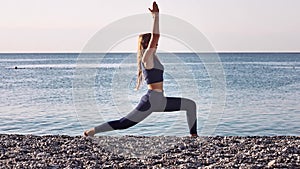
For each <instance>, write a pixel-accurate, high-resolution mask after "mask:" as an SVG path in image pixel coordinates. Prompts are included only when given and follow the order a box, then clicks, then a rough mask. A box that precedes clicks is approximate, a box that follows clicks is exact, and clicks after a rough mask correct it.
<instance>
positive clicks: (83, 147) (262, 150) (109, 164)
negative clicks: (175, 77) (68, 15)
mask: <svg viewBox="0 0 300 169" xmlns="http://www.w3.org/2000/svg"><path fill="white" fill-rule="evenodd" d="M0 142H1V144H0V168H66V167H67V168H174V167H175V168H190V167H191V168H220V167H221V168H237V167H242V168H250V167H254V168H274V167H275V168H283V167H284V168H300V137H299V136H246V137H244V136H200V137H198V138H190V137H174V136H150V137H149V136H120V137H112V136H96V137H82V136H67V135H45V136H36V135H19V134H0Z"/></svg>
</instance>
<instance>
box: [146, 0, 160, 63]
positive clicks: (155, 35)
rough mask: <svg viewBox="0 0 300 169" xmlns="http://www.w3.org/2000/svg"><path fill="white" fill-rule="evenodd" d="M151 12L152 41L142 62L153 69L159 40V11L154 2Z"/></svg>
mask: <svg viewBox="0 0 300 169" xmlns="http://www.w3.org/2000/svg"><path fill="white" fill-rule="evenodd" d="M149 10H150V12H151V13H152V16H153V29H152V35H151V39H150V42H149V45H148V48H147V49H146V51H145V53H144V56H143V58H142V62H144V63H145V65H146V67H153V54H154V52H155V51H156V48H157V44H158V40H159V36H160V34H159V9H158V6H157V4H156V2H155V1H154V2H153V7H152V9H150V8H149Z"/></svg>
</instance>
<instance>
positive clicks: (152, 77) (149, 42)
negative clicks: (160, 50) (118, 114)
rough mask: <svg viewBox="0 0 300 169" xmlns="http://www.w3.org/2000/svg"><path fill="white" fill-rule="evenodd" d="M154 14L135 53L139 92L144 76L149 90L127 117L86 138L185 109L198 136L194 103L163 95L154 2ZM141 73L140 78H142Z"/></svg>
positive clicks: (108, 123)
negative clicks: (153, 113) (152, 116)
mask: <svg viewBox="0 0 300 169" xmlns="http://www.w3.org/2000/svg"><path fill="white" fill-rule="evenodd" d="M149 10H150V12H151V14H152V15H153V20H154V23H153V30H152V33H146V34H141V35H139V41H138V52H137V65H138V66H137V67H138V75H137V85H136V89H139V87H140V85H141V82H142V78H143V76H144V78H145V81H146V82H147V86H148V91H147V93H146V94H145V95H144V96H143V97H142V98H141V100H140V102H139V104H138V105H137V106H136V108H135V109H134V110H132V111H131V112H130V113H129V114H128V115H126V116H125V117H122V118H121V119H119V120H114V121H109V122H106V123H103V124H101V125H99V126H97V127H95V128H92V129H90V130H87V131H85V132H84V135H85V136H94V135H95V134H96V133H100V132H105V131H112V130H121V129H127V128H129V127H132V126H134V125H136V124H137V123H139V122H141V121H142V120H144V119H145V118H146V117H147V116H149V115H150V114H151V113H152V112H169V111H179V110H185V111H186V115H187V122H188V126H189V132H190V134H191V136H192V137H197V136H198V135H197V115H196V104H195V102H194V101H192V100H190V99H186V98H178V97H165V96H164V94H163V73H164V66H163V65H162V64H161V62H160V61H159V59H158V56H157V55H156V50H157V43H158V40H159V36H160V34H159V9H158V6H157V4H156V2H153V7H152V9H150V8H149ZM142 74H143V76H142Z"/></svg>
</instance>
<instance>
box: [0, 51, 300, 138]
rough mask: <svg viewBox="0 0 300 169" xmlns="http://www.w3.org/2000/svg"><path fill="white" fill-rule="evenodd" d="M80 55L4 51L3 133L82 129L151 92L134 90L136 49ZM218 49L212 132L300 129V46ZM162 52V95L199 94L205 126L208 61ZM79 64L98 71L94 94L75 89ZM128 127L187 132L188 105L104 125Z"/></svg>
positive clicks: (0, 59)
mask: <svg viewBox="0 0 300 169" xmlns="http://www.w3.org/2000/svg"><path fill="white" fill-rule="evenodd" d="M174 55H175V57H174ZM200 55H205V54H200ZM78 56H79V54H0V77H1V81H0V93H1V98H0V121H1V123H0V133H20V134H36V135H45V134H67V135H81V133H82V132H83V130H84V129H87V128H90V127H94V126H96V125H98V124H101V123H102V122H104V121H106V120H113V119H118V118H120V117H122V116H124V115H126V113H127V112H128V111H130V110H131V109H133V108H134V106H135V105H136V104H137V103H138V101H139V99H140V97H141V96H142V95H143V94H144V93H145V92H146V86H145V84H144V85H143V87H142V88H141V89H140V90H139V91H134V90H133V88H134V85H135V76H136V63H135V54H131V53H117V54H113V53H111V54H108V55H106V56H105V57H104V58H103V59H102V60H101V62H99V59H97V54H90V57H89V58H88V59H87V60H85V61H84V62H86V63H85V64H84V68H81V67H80V66H78V60H77V58H78ZM219 56H220V59H221V64H222V66H223V72H224V74H223V76H224V77H225V78H226V82H225V84H226V86H225V88H226V90H225V91H224V92H225V93H226V105H225V107H224V109H223V112H220V113H219V114H218V117H219V118H218V119H219V121H218V122H217V124H213V125H215V126H216V128H215V132H214V133H213V135H244V136H245V135H300V99H299V98H300V54H293V53H247V54H243V53H235V54H233V53H226V54H219ZM159 57H160V58H161V61H162V62H163V63H164V65H165V76H164V77H165V85H164V87H165V88H164V89H165V95H166V96H189V95H190V96H191V97H192V98H195V97H193V96H197V97H196V98H195V99H196V100H195V101H196V103H197V106H198V107H197V108H198V130H199V132H200V131H201V130H202V129H203V126H204V124H207V123H209V118H210V117H209V116H208V114H209V113H210V111H211V106H212V102H211V97H212V85H211V77H210V75H209V73H208V72H207V70H206V69H205V65H204V64H203V63H202V62H201V60H200V59H199V58H198V56H197V55H195V54H192V53H187V54H185V53H181V54H173V55H171V54H165V53H161V54H159ZM175 58H176V59H177V60H176V59H175ZM211 64H215V63H211ZM16 66H17V68H18V69H15V67H16ZM76 70H84V71H92V72H93V73H94V76H93V77H86V79H88V78H92V80H91V82H93V83H92V84H88V85H86V84H84V82H82V86H84V89H86V90H87V91H92V95H89V92H86V93H84V94H85V95H84V94H83V95H81V96H80V97H78V96H77V95H75V96H74V94H77V93H76V91H77V89H76V88H75V89H74V84H81V82H80V79H78V78H77V77H76V76H75V73H76ZM192 84H195V85H192ZM74 90H76V91H74ZM195 90H197V92H198V93H197V94H195V93H194V91H195ZM125 134H130V135H147V136H153V135H177V136H185V135H188V128H187V123H186V117H185V112H183V111H178V112H168V113H161V112H155V113H153V114H152V115H150V116H149V117H148V118H147V119H146V120H144V121H143V122H141V123H140V124H138V125H136V126H134V127H132V128H130V129H127V130H123V131H113V132H107V133H103V135H125ZM100 135H101V134H100Z"/></svg>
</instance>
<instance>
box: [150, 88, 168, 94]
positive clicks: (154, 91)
mask: <svg viewBox="0 0 300 169" xmlns="http://www.w3.org/2000/svg"><path fill="white" fill-rule="evenodd" d="M147 93H157V94H164V90H163V91H162V92H159V91H156V90H151V89H148V91H147Z"/></svg>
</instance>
